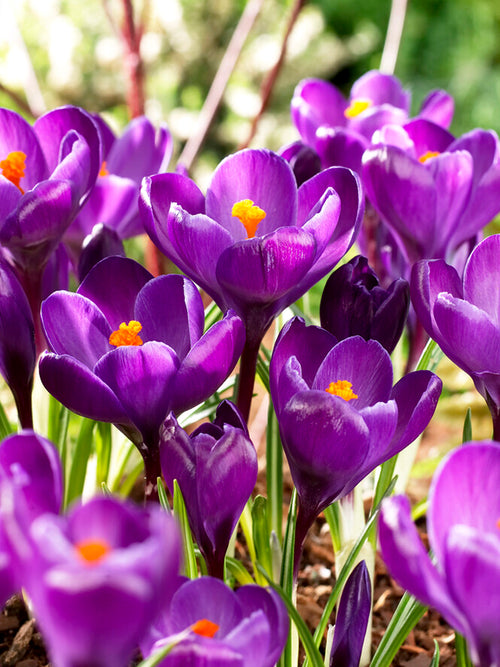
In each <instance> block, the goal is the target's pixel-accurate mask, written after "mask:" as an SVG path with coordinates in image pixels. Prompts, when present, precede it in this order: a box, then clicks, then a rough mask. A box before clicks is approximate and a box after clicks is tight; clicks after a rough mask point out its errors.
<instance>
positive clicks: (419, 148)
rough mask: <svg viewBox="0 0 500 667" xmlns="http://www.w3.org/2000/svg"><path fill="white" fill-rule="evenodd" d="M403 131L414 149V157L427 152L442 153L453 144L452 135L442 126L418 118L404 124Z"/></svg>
mask: <svg viewBox="0 0 500 667" xmlns="http://www.w3.org/2000/svg"><path fill="white" fill-rule="evenodd" d="M404 130H405V132H406V134H407V135H408V137H409V138H410V139H411V140H412V142H413V145H414V147H415V153H416V155H415V157H416V158H419V157H421V156H422V155H425V153H427V152H428V151H431V152H438V153H443V152H445V151H447V150H448V149H449V147H450V146H451V144H452V143H453V135H452V134H450V132H448V131H447V130H445V129H444V128H443V127H442V126H440V125H437V124H436V123H432V122H430V121H429V120H426V119H424V118H421V117H418V118H414V119H413V120H410V121H409V122H408V123H406V124H405V126H404Z"/></svg>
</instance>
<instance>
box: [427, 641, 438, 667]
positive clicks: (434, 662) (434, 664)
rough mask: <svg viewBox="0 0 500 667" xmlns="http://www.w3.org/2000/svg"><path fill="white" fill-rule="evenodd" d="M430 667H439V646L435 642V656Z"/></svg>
mask: <svg viewBox="0 0 500 667" xmlns="http://www.w3.org/2000/svg"><path fill="white" fill-rule="evenodd" d="M429 667H439V644H438V643H437V641H436V640H434V655H433V656H432V661H431V664H430V665H429Z"/></svg>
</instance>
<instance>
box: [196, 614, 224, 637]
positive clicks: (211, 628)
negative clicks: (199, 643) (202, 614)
mask: <svg viewBox="0 0 500 667" xmlns="http://www.w3.org/2000/svg"><path fill="white" fill-rule="evenodd" d="M218 629H219V626H218V625H217V623H213V622H212V621H209V620H208V619H207V618H202V619H200V620H199V621H196V623H193V625H192V626H191V630H192V631H193V632H194V633H195V634H197V635H200V636H201V637H210V638H212V637H213V636H214V635H215V633H216V632H217V630H218Z"/></svg>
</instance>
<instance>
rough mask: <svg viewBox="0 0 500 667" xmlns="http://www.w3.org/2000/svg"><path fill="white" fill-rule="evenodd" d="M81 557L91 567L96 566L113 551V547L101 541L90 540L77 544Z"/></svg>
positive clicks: (76, 547)
mask: <svg viewBox="0 0 500 667" xmlns="http://www.w3.org/2000/svg"><path fill="white" fill-rule="evenodd" d="M75 549H76V551H77V553H78V555H79V556H81V557H82V558H83V560H84V561H85V562H86V563H88V564H89V565H95V564H96V563H98V562H99V561H100V560H102V559H103V558H104V557H105V556H107V555H108V553H109V552H110V551H111V547H110V546H109V544H107V543H106V542H103V541H101V540H88V541H85V542H78V544H75Z"/></svg>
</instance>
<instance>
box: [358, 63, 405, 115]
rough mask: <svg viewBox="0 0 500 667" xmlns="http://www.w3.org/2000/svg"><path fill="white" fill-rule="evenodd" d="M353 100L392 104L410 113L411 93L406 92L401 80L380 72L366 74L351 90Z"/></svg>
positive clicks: (375, 103)
mask: <svg viewBox="0 0 500 667" xmlns="http://www.w3.org/2000/svg"><path fill="white" fill-rule="evenodd" d="M350 97H351V99H359V98H361V99H368V100H370V101H371V102H373V104H374V105H380V104H391V105H392V106H394V107H400V108H401V109H403V110H404V111H408V110H409V107H410V93H409V91H406V90H404V88H403V87H402V85H401V82H400V81H399V79H398V78H397V77H395V76H392V75H391V74H383V73H382V72H379V71H378V70H371V71H370V72H366V74H363V76H362V77H360V78H359V79H358V80H357V81H355V82H354V84H353V86H352V88H351V95H350Z"/></svg>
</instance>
